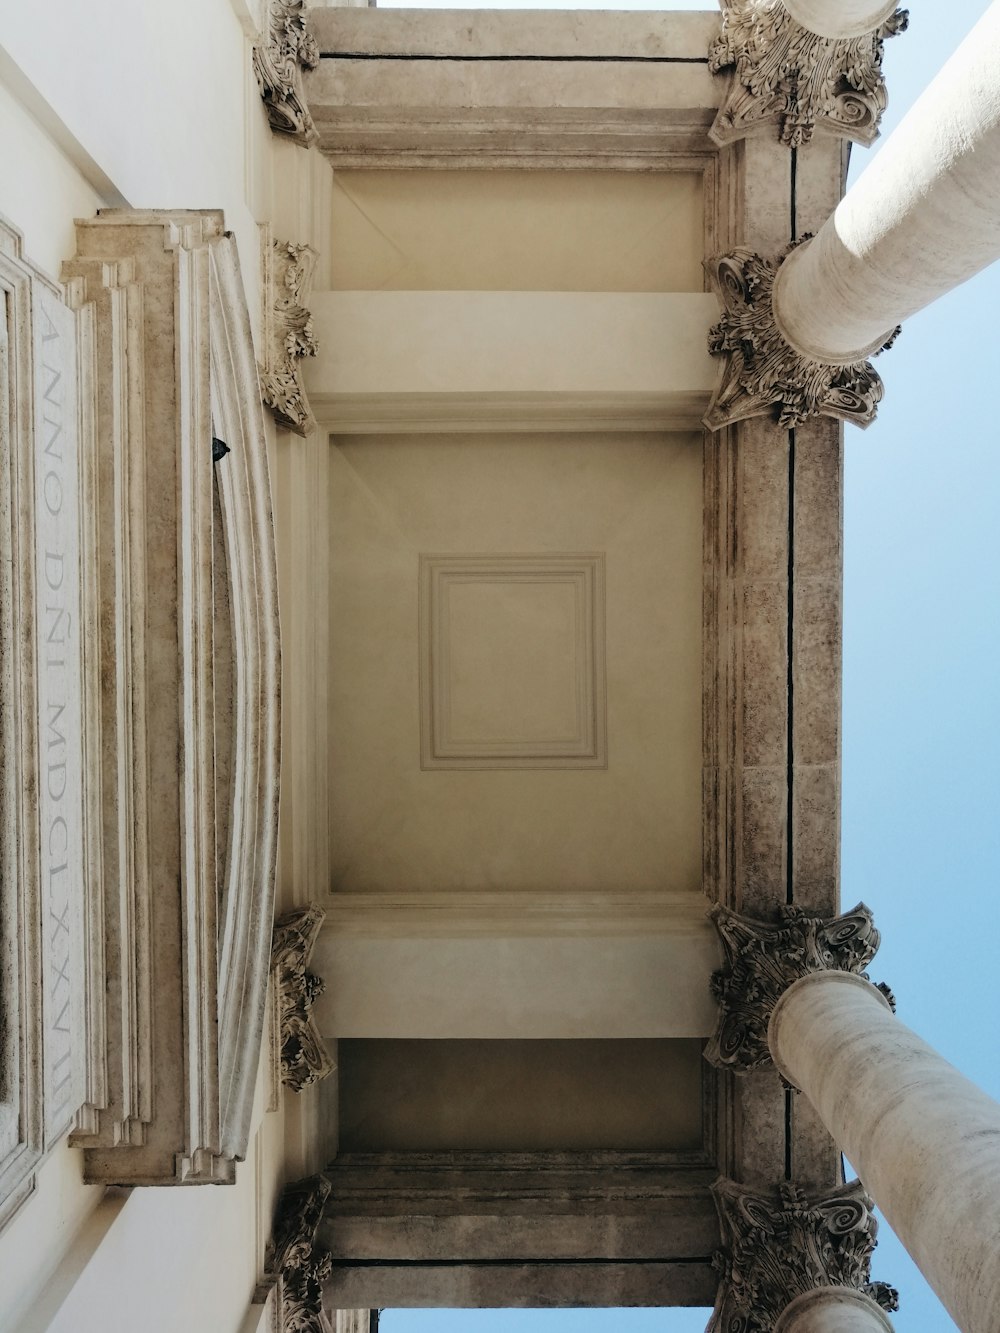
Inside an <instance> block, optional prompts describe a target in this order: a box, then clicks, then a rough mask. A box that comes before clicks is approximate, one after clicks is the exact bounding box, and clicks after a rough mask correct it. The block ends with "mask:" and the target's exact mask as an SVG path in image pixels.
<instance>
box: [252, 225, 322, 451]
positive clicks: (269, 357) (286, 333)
mask: <svg viewBox="0 0 1000 1333" xmlns="http://www.w3.org/2000/svg"><path fill="white" fill-rule="evenodd" d="M261 259H262V267H263V279H264V281H263V292H264V364H263V365H262V366H261V371H260V386H261V395H262V397H263V399H264V405H265V406H266V407H269V408H270V409H271V411H272V412H273V413H274V415H275V419H276V420H277V422H278V424H279V426H285V427H286V428H287V429H288V430H293V431H295V432H296V434H297V435H308V434H309V432H310V431H312V430H315V428H316V422H315V420H314V418H313V414H312V412H311V411H310V409H309V403H308V400H307V399H306V391H305V388H304V387H303V384H302V359H303V358H304V357H307V356H315V355H316V350H317V344H316V339H315V337H314V336H313V324H312V315H311V314H310V312H309V310H307V309H306V306H305V301H306V300H307V298H308V295H309V291H310V288H311V287H312V276H313V270H314V268H315V267H316V251H315V250H313V248H312V247H311V246H309V245H295V244H293V243H292V242H291V241H275V240H272V238H271V229H270V227H269V226H266V225H265V226H263V227H261Z"/></svg>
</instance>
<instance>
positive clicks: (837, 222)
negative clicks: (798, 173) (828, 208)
mask: <svg viewBox="0 0 1000 1333" xmlns="http://www.w3.org/2000/svg"><path fill="white" fill-rule="evenodd" d="M997 258H1000V4H994V5H991V6H990V8H989V9H988V10H987V12H986V13H985V14H984V16H983V18H982V19H981V20H980V21H979V23H978V24H977V25H976V27H975V28H973V30H972V32H971V33H970V34H969V36H968V37H967V38H966V40H965V41H964V42H963V43H962V45H961V46H960V47H959V49H958V50H957V51H956V52H955V54H954V55H953V56H952V58H951V60H949V61H948V63H947V64H946V65H945V66H944V68H943V69H942V70H941V72H940V74H938V76H937V78H936V79H934V80H933V81H932V83H931V84H930V86H929V87H928V88H927V89H926V91H925V92H924V93H923V95H922V96H921V98H920V99H919V101H918V102H917V103H916V104H915V105H914V107H913V108H912V109H911V110H910V112H909V113H908V115H907V116H906V117H905V118H904V120H903V121H902V123H901V124H900V125H899V126H898V128H897V129H896V130H895V132H894V133H893V134H892V136H891V137H890V138H889V139H888V140H887V141H886V143H885V145H884V147H883V148H882V151H881V152H880V153H879V155H878V156H877V157H876V158H875V159H874V160H873V161H872V162H871V164H870V165H869V166H868V168H867V170H866V171H865V173H864V175H863V176H862V177H861V179H860V180H859V181H858V182H857V184H856V185H854V186H853V188H852V189H851V190H849V191H848V193H847V194H846V195H845V196H844V198H843V200H842V201H841V202H840V204H839V205H838V207H837V209H836V210H835V212H834V213H833V215H832V216H831V217H830V218H829V219H828V220H827V222H826V223H825V224H824V225H823V227H822V228H821V229H820V231H819V233H818V234H817V236H816V237H815V238H814V239H813V240H811V241H809V242H807V243H806V244H805V245H803V246H801V247H799V248H798V249H796V250H793V251H792V253H791V254H790V255H789V256H788V258H787V259H786V260H785V262H784V263H783V264H782V266H781V269H780V271H779V273H778V276H777V279H776V282H775V289H774V316H775V321H776V323H777V326H778V329H779V331H780V332H781V334H782V335H783V336H784V338H785V339H786V340H787V341H788V342H789V343H790V344H791V345H792V346H793V347H794V348H795V349H796V350H797V351H798V352H799V353H801V354H802V355H803V356H805V357H808V358H810V359H812V360H815V361H821V362H825V363H829V364H840V365H842V364H845V363H852V362H857V361H860V360H862V359H863V358H864V357H865V356H866V355H868V354H869V352H870V351H871V350H872V349H873V348H874V347H876V346H878V345H879V344H880V343H883V342H884V341H885V340H886V338H887V337H888V335H889V334H890V333H891V331H892V329H893V327H894V326H895V325H897V324H899V323H901V322H902V321H903V320H904V319H906V318H907V317H908V316H909V315H912V314H913V313H914V312H915V311H917V310H920V309H922V308H923V307H924V306H926V305H929V304H930V302H931V301H934V300H935V299H936V298H937V297H939V296H943V295H944V293H945V292H948V291H950V290H951V288H953V287H957V286H958V284H959V283H962V282H965V280H966V279H967V278H971V277H972V276H973V274H975V273H978V272H979V270H980V269H982V268H985V267H986V266H987V265H988V264H991V263H993V261H994V260H995V259H997Z"/></svg>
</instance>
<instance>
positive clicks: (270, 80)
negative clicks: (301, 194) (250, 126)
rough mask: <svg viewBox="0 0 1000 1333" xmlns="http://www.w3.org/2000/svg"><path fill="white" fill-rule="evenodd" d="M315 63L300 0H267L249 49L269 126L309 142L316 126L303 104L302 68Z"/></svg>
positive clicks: (314, 48) (315, 53)
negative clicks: (262, 21) (264, 18)
mask: <svg viewBox="0 0 1000 1333" xmlns="http://www.w3.org/2000/svg"><path fill="white" fill-rule="evenodd" d="M318 64H319V47H318V46H317V45H316V40H315V38H314V37H313V36H312V34H311V33H310V32H309V31H308V29H307V28H306V16H305V3H304V0H271V3H270V5H269V6H268V11H267V30H266V31H265V32H263V33H262V34H261V37H260V41H259V42H258V43H257V45H256V46H255V47H254V49H253V69H254V73H255V74H256V76H257V83H258V85H259V86H260V95H261V97H263V99H264V103H265V105H266V107H267V118H268V120H269V121H270V122H271V129H272V130H276V131H277V132H278V133H279V134H287V135H289V137H290V138H292V139H295V140H296V141H297V142H298V143H301V144H304V145H309V144H311V143H313V142H314V140H315V139H316V127H315V126H314V125H313V122H312V116H310V114H309V108H308V107H307V106H306V99H305V94H304V92H303V89H302V71H303V70H307V69H315V68H316V66H317V65H318Z"/></svg>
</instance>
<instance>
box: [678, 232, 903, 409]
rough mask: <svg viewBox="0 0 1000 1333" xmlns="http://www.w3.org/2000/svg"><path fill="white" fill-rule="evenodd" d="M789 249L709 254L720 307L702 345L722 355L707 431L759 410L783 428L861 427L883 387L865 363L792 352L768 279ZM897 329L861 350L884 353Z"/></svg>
mask: <svg viewBox="0 0 1000 1333" xmlns="http://www.w3.org/2000/svg"><path fill="white" fill-rule="evenodd" d="M808 239H809V238H808V237H803V238H802V241H805V240H808ZM802 241H800V242H797V244H802ZM794 248H795V247H794V246H792V247H790V248H789V249H788V250H786V251H785V253H784V254H781V255H779V256H777V258H774V259H765V258H763V257H762V256H761V255H758V254H756V253H755V252H754V251H753V250H747V249H742V248H741V249H737V250H732V251H730V252H729V253H728V254H722V255H716V256H714V257H713V258H712V259H710V260H708V261H707V263H706V265H705V267H706V269H707V271H708V274H709V276H710V278H711V280H712V285H713V287H714V288H715V291H716V293H717V295H718V297H719V300H720V301H721V302H722V307H723V312H722V318H721V319H720V320H719V322H718V324H715V325H713V326H712V329H711V330H710V332H709V335H708V348H709V351H710V352H711V353H712V355H713V356H721V357H725V363H724V365H723V367H722V376H721V378H720V380H719V384H718V386H717V388H716V390H715V393H714V394H713V395H712V401H711V403H710V404H709V408H708V412H707V413H706V415H705V419H704V424H705V426H706V427H707V428H708V429H709V430H713V431H715V430H720V429H721V428H722V427H723V426H729V425H732V424H733V423H734V422H736V421H745V420H747V418H749V417H759V416H766V415H773V416H774V417H775V418H776V420H777V422H778V425H779V426H786V427H788V428H789V429H791V428H793V427H795V426H799V425H801V424H802V423H803V422H804V421H808V420H809V419H810V418H811V417H820V416H822V417H835V418H838V419H840V420H841V421H853V422H854V424H855V425H856V426H861V427H862V428H863V427H865V426H868V425H870V423H871V422H872V421H873V420H874V419H875V412H876V409H877V407H878V404H879V403H880V402H881V400H882V392H883V389H882V380H881V379H880V378H879V375H878V372H877V371H876V370H875V369H874V367H873V366H872V364H871V362H870V361H867V360H864V359H862V360H859V361H855V362H851V363H849V364H846V365H833V364H830V363H828V362H824V361H815V360H813V359H812V358H810V357H808V356H805V355H804V354H803V353H801V352H799V351H797V350H796V348H794V347H793V346H792V345H791V343H789V342H788V341H787V340H786V339H785V337H784V336H783V334H782V333H781V331H780V329H779V328H778V324H777V322H776V320H775V317H774V307H773V295H774V284H775V280H776V278H777V275H778V271H779V269H780V267H781V265H782V263H783V262H784V260H785V258H786V257H787V255H788V254H790V253H791V250H792V249H794ZM898 333H899V329H898V328H896V329H895V330H894V331H893V332H892V333H891V334H890V335H889V337H888V338H887V339H886V341H885V342H884V343H882V344H880V345H877V346H876V347H875V348H871V349H866V352H869V353H870V354H871V355H877V354H878V353H879V352H883V351H886V350H887V349H888V348H889V347H891V346H892V344H893V342H894V341H895V339H896V336H897V335H898Z"/></svg>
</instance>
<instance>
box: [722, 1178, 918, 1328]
mask: <svg viewBox="0 0 1000 1333" xmlns="http://www.w3.org/2000/svg"><path fill="white" fill-rule="evenodd" d="M712 1192H713V1195H714V1197H715V1203H716V1207H717V1208H718V1210H719V1222H720V1224H721V1227H722V1244H723V1249H722V1251H721V1253H720V1254H719V1256H718V1260H717V1263H718V1268H719V1271H720V1276H721V1281H720V1284H719V1292H718V1296H717V1299H716V1303H715V1310H714V1312H713V1314H712V1318H711V1320H710V1321H709V1325H708V1333H728V1330H732V1329H739V1330H740V1331H741V1333H770V1330H771V1329H772V1328H773V1327H774V1325H775V1321H776V1320H778V1319H779V1317H780V1316H781V1314H782V1313H783V1311H784V1310H785V1308H786V1307H787V1306H788V1305H789V1303H790V1302H791V1301H793V1300H794V1299H795V1298H796V1297H797V1296H800V1295H803V1294H805V1293H807V1292H811V1291H812V1290H814V1289H815V1288H816V1287H829V1286H834V1287H845V1288H848V1289H854V1290H858V1291H861V1292H863V1293H864V1294H865V1295H866V1296H869V1297H870V1298H872V1299H873V1300H874V1301H875V1302H877V1303H878V1304H879V1305H881V1306H884V1307H885V1308H886V1309H889V1310H894V1309H895V1308H896V1305H897V1293H896V1292H895V1290H894V1289H893V1288H892V1287H889V1286H887V1285H886V1284H885V1283H882V1282H876V1283H872V1282H870V1281H869V1272H870V1267H871V1257H872V1252H873V1251H874V1249H875V1236H876V1233H877V1231H878V1223H877V1222H876V1220H875V1217H874V1214H873V1212H872V1201H871V1199H870V1198H869V1197H868V1195H867V1194H866V1193H865V1191H864V1189H863V1188H862V1185H861V1182H860V1181H857V1180H855V1181H852V1182H851V1183H850V1184H847V1185H842V1186H840V1187H839V1188H838V1189H830V1190H827V1191H825V1192H821V1193H819V1194H813V1195H807V1194H806V1193H805V1192H804V1191H803V1190H802V1189H800V1188H799V1187H798V1186H796V1185H794V1184H783V1185H780V1186H778V1188H777V1189H772V1190H769V1191H767V1192H766V1193H764V1192H761V1191H756V1190H748V1189H746V1188H745V1187H744V1186H742V1185H738V1184H736V1182H735V1181H732V1180H725V1179H722V1180H718V1181H716V1183H715V1185H714V1186H713V1190H712Z"/></svg>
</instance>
